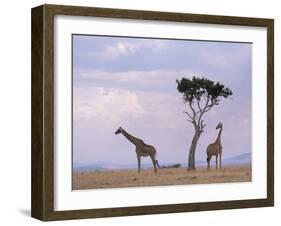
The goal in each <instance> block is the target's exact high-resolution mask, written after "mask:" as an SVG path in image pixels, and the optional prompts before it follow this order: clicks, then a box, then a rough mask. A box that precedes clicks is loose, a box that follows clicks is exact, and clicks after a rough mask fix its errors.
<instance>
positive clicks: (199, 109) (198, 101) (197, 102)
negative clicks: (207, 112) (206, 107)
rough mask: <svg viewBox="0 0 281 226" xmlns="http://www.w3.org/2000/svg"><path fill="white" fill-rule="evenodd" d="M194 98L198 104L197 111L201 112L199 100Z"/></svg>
mask: <svg viewBox="0 0 281 226" xmlns="http://www.w3.org/2000/svg"><path fill="white" fill-rule="evenodd" d="M196 100H197V106H198V109H199V112H202V108H201V106H200V100H199V99H196Z"/></svg>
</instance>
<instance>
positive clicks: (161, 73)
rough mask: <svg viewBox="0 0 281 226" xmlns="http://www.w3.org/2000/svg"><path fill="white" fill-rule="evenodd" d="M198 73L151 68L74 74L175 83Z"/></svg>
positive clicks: (121, 80) (89, 71) (105, 79)
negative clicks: (146, 69)
mask: <svg viewBox="0 0 281 226" xmlns="http://www.w3.org/2000/svg"><path fill="white" fill-rule="evenodd" d="M193 75H198V73H195V72H192V71H184V70H149V71H137V70H131V71H119V72H113V71H104V70H80V71H79V70H76V71H74V76H75V77H77V78H79V79H92V80H95V81H97V80H98V81H114V82H116V81H117V82H120V83H135V84H138V85H143V84H154V83H155V84H158V86H159V85H160V84H162V85H163V84H165V83H168V84H169V85H170V84H171V82H172V84H175V82H176V79H180V78H181V77H189V78H191V77H192V76H193Z"/></svg>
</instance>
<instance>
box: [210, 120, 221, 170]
mask: <svg viewBox="0 0 281 226" xmlns="http://www.w3.org/2000/svg"><path fill="white" fill-rule="evenodd" d="M216 129H220V131H219V133H218V137H217V139H216V141H215V142H214V143H212V144H209V145H208V147H207V163H208V167H207V169H210V161H211V158H212V156H213V155H215V156H216V169H218V156H219V161H220V169H221V155H222V145H221V133H222V123H221V122H219V124H218V125H217V127H216Z"/></svg>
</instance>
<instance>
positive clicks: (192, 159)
mask: <svg viewBox="0 0 281 226" xmlns="http://www.w3.org/2000/svg"><path fill="white" fill-rule="evenodd" d="M200 135H201V133H200V131H196V132H195V134H194V136H193V138H192V143H191V146H190V149H189V154H188V168H187V169H188V170H195V150H196V146H197V143H198V140H199V137H200Z"/></svg>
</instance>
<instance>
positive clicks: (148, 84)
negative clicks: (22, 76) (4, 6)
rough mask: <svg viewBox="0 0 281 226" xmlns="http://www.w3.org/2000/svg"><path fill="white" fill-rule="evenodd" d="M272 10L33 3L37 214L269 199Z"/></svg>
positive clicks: (238, 204) (57, 216) (167, 209)
mask: <svg viewBox="0 0 281 226" xmlns="http://www.w3.org/2000/svg"><path fill="white" fill-rule="evenodd" d="M273 34H274V21H273V19H262V18H245V17H229V16H213V15H199V14H198V15H197V14H184V13H168V12H153V11H136V10H125V9H108V8H90V7H76V6H60V5H42V6H39V7H36V8H33V9H32V203H31V204H32V208H31V212H32V216H33V217H35V218H37V219H40V220H44V221H48V220H64V219H81V218H97V217H114V216H129V215H141V214H160V213H173V212H188V211H203V210H219V209H234V208H250V207H264V206H273V205H274V170H273V169H274V152H273V151H274V65H273V62H274V40H273V37H274V35H273Z"/></svg>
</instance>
